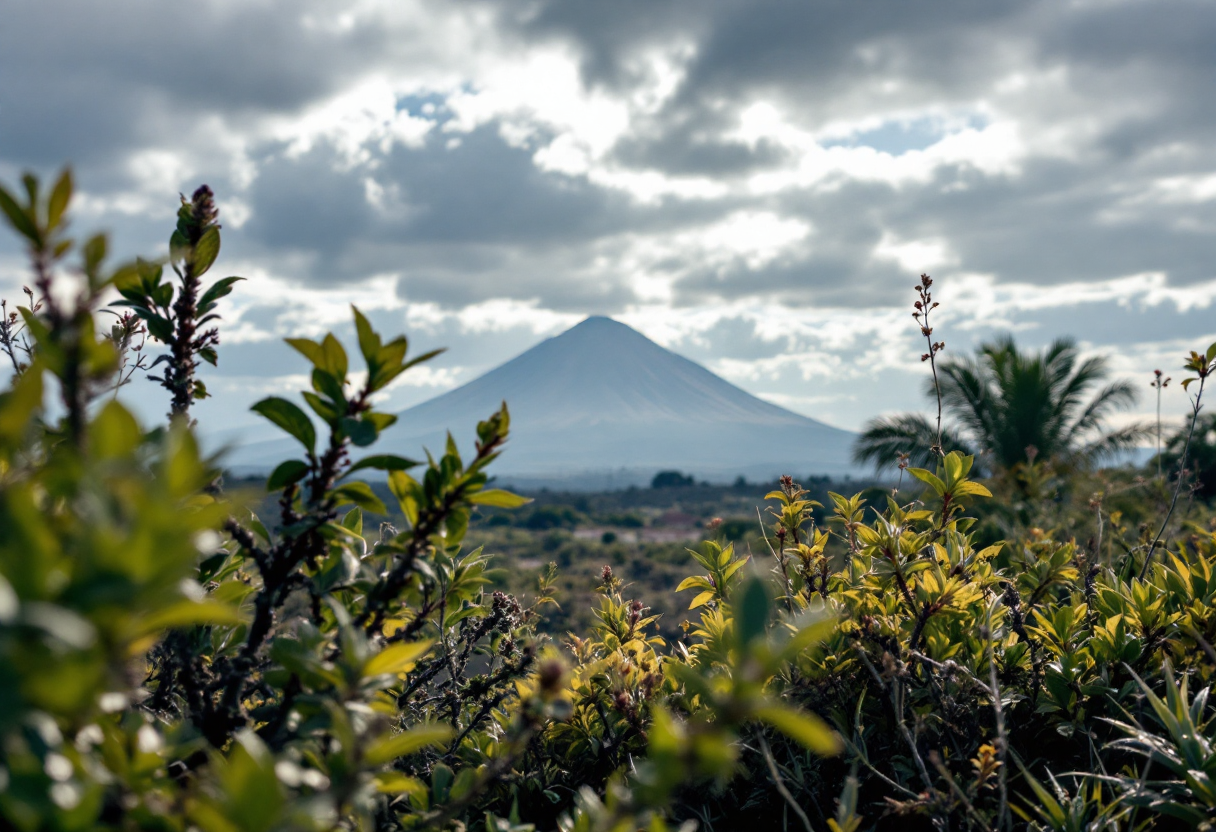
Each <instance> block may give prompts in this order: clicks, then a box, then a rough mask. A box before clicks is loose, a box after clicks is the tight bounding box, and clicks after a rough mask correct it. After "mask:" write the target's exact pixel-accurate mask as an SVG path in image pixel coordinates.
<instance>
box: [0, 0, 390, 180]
mask: <svg viewBox="0 0 1216 832" xmlns="http://www.w3.org/2000/svg"><path fill="white" fill-rule="evenodd" d="M324 8H325V6H324V4H321V3H317V2H285V0H284V1H282V2H280V1H277V0H276V2H253V3H228V2H221V3H152V2H146V0H112V2H106V3H91V2H61V0H48V1H47V2H13V3H7V4H5V10H4V18H5V20H4V26H3V27H0V78H4V79H5V83H4V85H3V90H2V91H0V148H2V149H3V153H4V156H5V158H6V160H8V161H16V162H18V163H20V164H29V165H35V166H44V165H49V166H53V165H58V164H60V163H61V162H62V161H63V160H64V159H66V158H70V159H73V160H75V161H76V163H77V164H80V165H86V164H87V165H90V170H93V169H94V168H93V166H94V165H96V169H97V170H98V171H99V172H100V171H103V170H104V169H105V168H106V166H108V165H110V164H115V163H121V162H122V161H123V158H124V156H125V154H127V153H129V152H130V151H131V150H132V149H133V148H136V147H139V146H140V145H142V144H144V143H145V142H147V141H149V140H155V141H159V140H162V139H165V138H169V137H171V136H173V135H174V133H176V134H178V135H179V136H180V137H181V139H182V140H186V141H188V137H189V133H190V132H191V130H192V129H193V127H194V124H193V123H192V122H193V121H194V119H193V118H192V116H193V117H198V116H204V117H205V116H207V115H211V114H214V113H219V114H222V115H224V116H225V117H228V118H233V119H240V118H241V117H242V116H249V115H259V116H260V115H264V114H266V113H267V112H284V113H287V112H293V111H295V110H297V109H298V108H300V107H302V106H304V105H306V104H308V103H310V102H312V101H315V100H317V99H318V98H320V97H322V96H324V95H326V94H327V93H331V92H333V91H335V90H338V89H340V88H341V87H342V86H343V84H344V83H346V82H347V81H349V79H350V78H351V77H352V75H354V74H358V73H359V72H361V71H363V70H365V69H366V66H367V63H368V61H369V60H371V61H374V60H376V58H377V57H378V56H380V55H382V54H383V53H384V51H385V49H386V46H387V38H388V33H387V32H384V31H383V30H377V29H376V28H374V27H367V28H363V27H358V26H356V27H352V28H351V29H350V30H347V31H343V32H326V31H325V30H324V29H319V28H311V27H308V26H305V25H304V23H303V19H304V16H305V15H306V14H308V13H309V12H312V11H321V10H323V9H324Z"/></svg>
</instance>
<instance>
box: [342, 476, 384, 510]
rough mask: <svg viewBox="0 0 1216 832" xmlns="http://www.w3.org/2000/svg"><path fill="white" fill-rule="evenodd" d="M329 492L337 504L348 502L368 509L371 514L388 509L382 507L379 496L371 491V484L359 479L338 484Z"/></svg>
mask: <svg viewBox="0 0 1216 832" xmlns="http://www.w3.org/2000/svg"><path fill="white" fill-rule="evenodd" d="M329 494H330V496H331V497H333V498H334V499H336V500H337V501H338V503H339V504H343V503H350V504H352V505H356V506H358V507H359V508H361V509H363V510H364V511H370V512H371V513H372V514H388V509H387V508H385V507H384V503H382V502H380V498H379V497H377V496H376V494H375V492H373V491H372V488H371V486H370V485H368V484H367V483H365V482H362V481H360V480H355V481H354V482H348V483H345V484H344V485H340V486H338V487H337V488H335V489H334V490H333V491H331V492H329Z"/></svg>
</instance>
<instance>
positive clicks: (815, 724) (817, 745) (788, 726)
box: [755, 705, 840, 757]
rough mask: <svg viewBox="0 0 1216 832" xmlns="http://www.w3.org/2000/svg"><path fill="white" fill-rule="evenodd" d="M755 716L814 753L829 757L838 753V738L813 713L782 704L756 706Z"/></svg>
mask: <svg viewBox="0 0 1216 832" xmlns="http://www.w3.org/2000/svg"><path fill="white" fill-rule="evenodd" d="M755 716H756V719H759V720H760V721H761V722H766V723H768V724H769V725H771V726H773V727H774V728H776V729H777V730H778V731H780V732H781V733H783V734H785V735H786V736H787V737H789V738H790V739H792V740H795V741H796V742H798V743H799V744H801V745H803V746H804V747H806V748H807V749H808V750H810V751H814V752H815V753H816V754H820V755H822V756H825V757H829V756H832V755H834V754H839V753H840V738H839V737H837V736H836V733H835V732H834V731H833V730H832V729H831V728H829V727H828V726H827V724H826V723H825V722H824V721H823V720H821V719H820V718H819V717H817V716H815V715H814V714H809V713H806V712H805V711H799V710H795V709H794V708H788V707H786V706H784V705H768V706H766V707H763V708H758V709H757V710H756V712H755Z"/></svg>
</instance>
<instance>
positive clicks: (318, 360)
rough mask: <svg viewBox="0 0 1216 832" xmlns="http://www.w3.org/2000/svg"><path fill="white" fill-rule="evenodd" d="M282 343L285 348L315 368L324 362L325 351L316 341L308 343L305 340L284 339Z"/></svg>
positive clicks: (308, 341)
mask: <svg viewBox="0 0 1216 832" xmlns="http://www.w3.org/2000/svg"><path fill="white" fill-rule="evenodd" d="M283 341H284V342H285V343H286V344H287V346H289V347H291V348H292V349H294V350H295V351H296V352H298V353H299V354H300V355H302V356H304V357H305V358H307V359H308V360H309V361H310V362H311V363H312V364H313V366H315V367H320V366H321V364H322V363H323V362H324V361H325V351H324V350H322V349H321V345H320V344H318V343H317V342H316V341H310V340H309V339H307V338H284V339H283Z"/></svg>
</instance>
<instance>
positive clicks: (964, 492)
mask: <svg viewBox="0 0 1216 832" xmlns="http://www.w3.org/2000/svg"><path fill="white" fill-rule="evenodd" d="M954 493H955V495H956V496H959V497H966V496H972V497H991V496H992V492H991V491H989V490H988V489H987V488H986V487H985V486H983V485H980V484H979V483H978V482H971V481H970V480H968V481H967V482H964V483H959V485H958V486H956V487H955V489H954Z"/></svg>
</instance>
